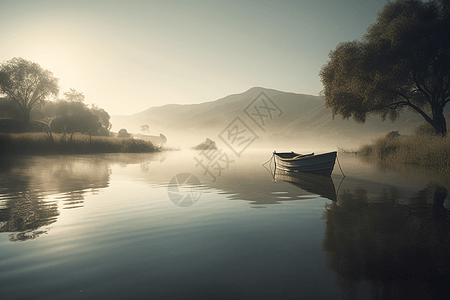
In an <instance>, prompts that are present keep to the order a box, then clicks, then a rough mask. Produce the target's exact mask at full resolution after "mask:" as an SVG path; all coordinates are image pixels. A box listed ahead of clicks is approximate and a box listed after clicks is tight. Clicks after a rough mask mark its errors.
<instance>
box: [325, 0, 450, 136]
mask: <svg viewBox="0 0 450 300" xmlns="http://www.w3.org/2000/svg"><path fill="white" fill-rule="evenodd" d="M329 56H330V61H329V62H328V63H327V64H326V65H325V66H323V67H322V70H321V72H320V76H321V80H322V83H323V85H324V90H323V91H322V95H323V96H324V97H325V105H326V106H327V107H329V108H331V110H332V114H333V116H335V115H341V116H342V117H343V118H345V119H349V118H350V117H352V118H353V119H354V120H355V121H356V122H359V123H364V122H365V121H366V117H367V115H369V114H376V115H379V116H380V117H381V118H382V120H383V121H384V120H386V118H387V117H389V118H390V119H391V120H392V121H394V120H395V119H396V118H397V117H398V116H399V114H400V113H401V112H402V110H403V109H404V108H407V107H408V108H409V109H411V110H412V111H414V112H416V113H418V114H420V115H421V116H422V117H423V118H424V119H425V121H426V122H428V123H429V124H430V125H431V126H433V128H434V130H435V132H436V134H437V135H443V136H444V135H446V133H447V125H446V120H445V117H444V107H445V105H446V104H447V103H448V102H449V101H450V6H449V4H448V1H444V0H442V1H437V0H431V1H429V2H425V3H424V2H421V1H418V0H398V1H396V2H390V3H388V4H386V5H385V6H384V8H383V10H382V12H381V13H379V14H378V18H377V21H376V23H375V24H373V25H372V26H371V27H369V29H368V30H367V34H365V35H364V36H363V38H362V41H352V42H345V43H341V44H339V45H338V46H337V47H336V49H335V50H334V51H332V52H331V53H330V55H329Z"/></svg>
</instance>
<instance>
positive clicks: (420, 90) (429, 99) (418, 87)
mask: <svg viewBox="0 0 450 300" xmlns="http://www.w3.org/2000/svg"><path fill="white" fill-rule="evenodd" d="M413 78H414V83H415V84H416V87H417V89H418V90H419V92H421V93H422V94H423V95H424V96H425V98H426V99H427V102H428V103H430V104H431V101H432V100H431V98H430V94H431V92H430V91H429V90H428V89H427V88H426V87H425V85H423V88H422V87H421V86H420V83H419V80H418V79H417V76H416V74H415V73H414V72H413Z"/></svg>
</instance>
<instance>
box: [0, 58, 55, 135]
mask: <svg viewBox="0 0 450 300" xmlns="http://www.w3.org/2000/svg"><path fill="white" fill-rule="evenodd" d="M58 91H59V86H58V78H56V77H54V76H53V73H52V72H50V71H48V70H44V69H43V68H41V66H39V65H38V64H37V63H34V62H31V61H28V60H25V59H23V58H18V57H15V58H13V59H11V60H9V61H6V62H4V63H2V64H1V65H0V92H2V93H4V94H6V95H7V97H8V98H9V99H11V100H12V101H14V102H15V103H17V104H18V106H19V109H20V111H21V121H22V122H23V126H24V129H28V126H29V124H30V120H31V110H32V109H33V108H34V107H36V106H39V105H41V104H42V103H43V101H44V100H45V99H46V98H47V97H48V96H50V95H57V94H58Z"/></svg>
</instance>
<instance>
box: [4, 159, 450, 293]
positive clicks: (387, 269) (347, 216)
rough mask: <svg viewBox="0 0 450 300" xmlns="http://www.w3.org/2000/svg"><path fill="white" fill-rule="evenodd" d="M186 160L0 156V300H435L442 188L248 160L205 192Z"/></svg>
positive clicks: (438, 179) (351, 163) (416, 177)
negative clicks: (296, 172) (285, 170)
mask: <svg viewBox="0 0 450 300" xmlns="http://www.w3.org/2000/svg"><path fill="white" fill-rule="evenodd" d="M199 153H200V152H196V151H176V152H164V153H156V154H108V155H76V156H20V157H4V158H3V160H2V164H1V169H0V299H440V296H443V295H444V294H443V293H444V292H446V294H447V295H446V296H448V283H449V282H450V230H449V229H450V214H449V210H448V209H450V196H448V193H447V190H448V189H449V188H450V184H449V182H448V180H447V179H446V178H448V177H445V176H441V175H439V174H436V173H435V172H432V171H429V172H425V171H417V170H414V169H405V170H395V169H392V168H390V167H386V166H382V165H377V164H373V163H368V162H363V161H361V160H360V159H359V158H358V157H356V156H353V155H340V156H339V161H340V165H341V167H342V169H343V171H344V173H345V175H346V177H345V178H344V179H343V176H342V175H341V171H340V170H339V167H338V166H337V165H336V167H335V169H334V172H333V175H332V177H331V179H326V178H325V179H324V178H322V179H321V178H316V177H312V176H294V177H293V176H289V174H277V176H276V177H275V179H276V180H274V179H273V178H272V174H271V173H270V172H269V171H267V170H266V169H265V168H263V167H262V166H261V164H262V163H264V162H266V161H267V160H268V159H269V158H270V156H271V152H270V151H256V150H255V151H250V150H248V151H247V152H245V153H244V154H243V155H242V157H241V158H233V159H234V161H233V162H231V163H229V166H228V169H227V168H226V167H225V166H224V164H222V166H223V170H221V174H220V176H218V170H214V167H213V165H211V166H210V169H208V170H211V171H213V172H212V173H211V174H213V175H215V177H216V178H215V181H214V182H213V180H214V179H213V178H212V177H211V175H210V174H209V173H206V174H205V171H204V169H203V168H202V167H201V166H200V165H198V161H199V159H198V158H200V154H199ZM196 159H197V160H196ZM191 175H193V176H191ZM196 178H197V179H198V181H197V180H195V179H196ZM342 179H343V180H342ZM444 298H445V299H447V298H446V297H443V299H444Z"/></svg>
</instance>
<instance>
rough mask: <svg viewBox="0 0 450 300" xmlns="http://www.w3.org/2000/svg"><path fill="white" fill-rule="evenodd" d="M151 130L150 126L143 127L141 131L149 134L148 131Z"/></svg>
mask: <svg viewBox="0 0 450 300" xmlns="http://www.w3.org/2000/svg"><path fill="white" fill-rule="evenodd" d="M149 129H150V127H149V126H148V125H145V124H144V125H141V131H142V132H144V133H146V132H147V133H148V130H149Z"/></svg>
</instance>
